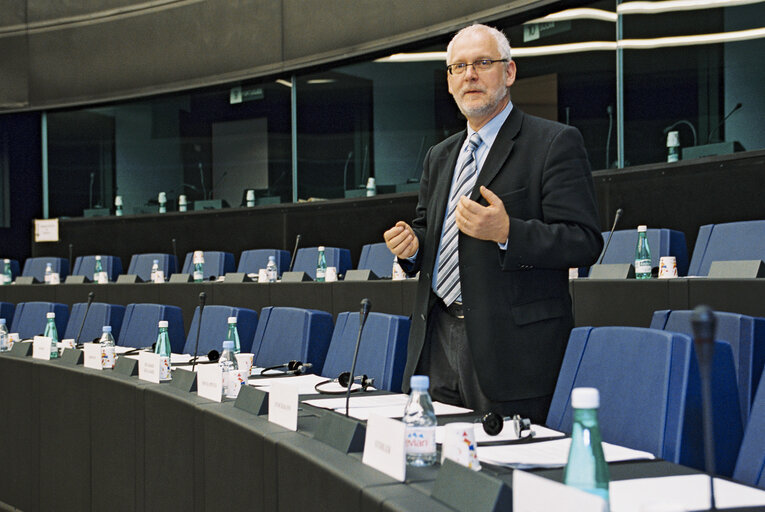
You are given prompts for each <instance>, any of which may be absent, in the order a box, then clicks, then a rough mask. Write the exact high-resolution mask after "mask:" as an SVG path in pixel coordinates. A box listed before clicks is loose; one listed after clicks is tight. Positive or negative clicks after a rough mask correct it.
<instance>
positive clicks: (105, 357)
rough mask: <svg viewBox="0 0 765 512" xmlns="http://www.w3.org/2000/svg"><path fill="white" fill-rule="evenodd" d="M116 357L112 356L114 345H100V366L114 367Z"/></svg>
mask: <svg viewBox="0 0 765 512" xmlns="http://www.w3.org/2000/svg"><path fill="white" fill-rule="evenodd" d="M116 361H117V360H116V358H115V357H114V347H110V346H102V347H101V368H109V369H111V368H114V363H116Z"/></svg>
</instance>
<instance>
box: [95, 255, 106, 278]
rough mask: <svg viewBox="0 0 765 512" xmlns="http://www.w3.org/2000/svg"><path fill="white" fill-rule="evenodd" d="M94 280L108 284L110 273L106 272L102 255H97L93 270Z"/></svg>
mask: <svg viewBox="0 0 765 512" xmlns="http://www.w3.org/2000/svg"><path fill="white" fill-rule="evenodd" d="M93 281H95V282H96V283H98V284H106V283H108V282H109V275H108V274H107V273H106V272H104V265H103V263H101V256H96V268H95V270H94V271H93Z"/></svg>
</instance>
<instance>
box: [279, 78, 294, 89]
mask: <svg viewBox="0 0 765 512" xmlns="http://www.w3.org/2000/svg"><path fill="white" fill-rule="evenodd" d="M276 83H277V84H279V85H283V86H284V87H292V82H290V81H289V80H285V79H284V78H278V79H277V80H276Z"/></svg>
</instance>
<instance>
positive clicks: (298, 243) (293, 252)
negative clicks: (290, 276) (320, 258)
mask: <svg viewBox="0 0 765 512" xmlns="http://www.w3.org/2000/svg"><path fill="white" fill-rule="evenodd" d="M301 238H303V235H301V234H298V236H296V237H295V248H294V249H293V250H292V259H291V260H290V272H292V267H294V266H295V256H297V250H298V245H300V239H301Z"/></svg>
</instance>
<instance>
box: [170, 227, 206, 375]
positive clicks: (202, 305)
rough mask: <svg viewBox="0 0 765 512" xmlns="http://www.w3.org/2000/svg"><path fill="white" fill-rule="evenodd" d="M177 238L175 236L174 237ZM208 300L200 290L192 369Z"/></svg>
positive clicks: (195, 363)
mask: <svg viewBox="0 0 765 512" xmlns="http://www.w3.org/2000/svg"><path fill="white" fill-rule="evenodd" d="M173 240H175V238H173ZM206 300H207V294H206V293H205V292H199V323H197V341H196V343H194V356H193V357H194V363H193V364H192V365H191V371H192V372H193V371H194V369H195V368H196V367H197V358H198V357H199V356H198V353H199V330H200V328H201V327H202V313H204V310H205V301H206Z"/></svg>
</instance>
